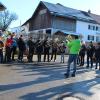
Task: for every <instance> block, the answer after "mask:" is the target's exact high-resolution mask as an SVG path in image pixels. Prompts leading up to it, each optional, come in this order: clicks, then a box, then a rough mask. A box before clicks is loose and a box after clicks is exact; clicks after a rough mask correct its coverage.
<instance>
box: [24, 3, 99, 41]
mask: <svg viewBox="0 0 100 100" xmlns="http://www.w3.org/2000/svg"><path fill="white" fill-rule="evenodd" d="M22 26H25V27H26V26H28V31H29V33H30V34H31V35H33V36H36V34H38V36H37V37H40V38H41V37H42V36H43V35H49V36H51V37H52V36H53V35H54V34H55V33H57V32H61V33H64V34H66V35H68V34H72V35H75V36H76V35H79V34H82V35H83V40H84V41H86V42H89V41H94V42H98V41H100V16H99V15H95V14H92V13H91V12H90V11H89V12H85V11H80V10H76V9H73V8H69V7H65V6H63V5H61V4H59V3H57V4H52V3H48V2H44V1H41V2H40V3H39V5H38V7H37V8H36V10H35V12H34V14H33V15H32V17H31V18H30V19H28V20H27V21H26V22H25V23H24V24H23V25H22Z"/></svg>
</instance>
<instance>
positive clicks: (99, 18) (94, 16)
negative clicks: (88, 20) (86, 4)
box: [89, 13, 100, 24]
mask: <svg viewBox="0 0 100 100" xmlns="http://www.w3.org/2000/svg"><path fill="white" fill-rule="evenodd" d="M89 15H90V16H91V17H92V18H93V19H94V20H95V21H96V22H97V23H98V24H100V15H96V14H92V13H90V14H89Z"/></svg>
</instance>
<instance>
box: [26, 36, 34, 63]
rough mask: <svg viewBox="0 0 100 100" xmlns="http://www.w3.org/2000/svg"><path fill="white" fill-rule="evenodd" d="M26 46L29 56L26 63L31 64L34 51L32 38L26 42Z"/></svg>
mask: <svg viewBox="0 0 100 100" xmlns="http://www.w3.org/2000/svg"><path fill="white" fill-rule="evenodd" d="M27 45H28V48H29V55H28V62H33V54H34V50H35V43H34V42H33V40H32V37H30V38H29V40H28V41H27Z"/></svg>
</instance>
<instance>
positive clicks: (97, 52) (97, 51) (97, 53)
mask: <svg viewBox="0 0 100 100" xmlns="http://www.w3.org/2000/svg"><path fill="white" fill-rule="evenodd" d="M95 57H96V58H100V46H97V47H96V48H95Z"/></svg>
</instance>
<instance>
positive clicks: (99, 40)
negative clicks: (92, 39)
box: [96, 33, 100, 42]
mask: <svg viewBox="0 0 100 100" xmlns="http://www.w3.org/2000/svg"><path fill="white" fill-rule="evenodd" d="M96 42H100V33H97V34H96Z"/></svg>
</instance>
